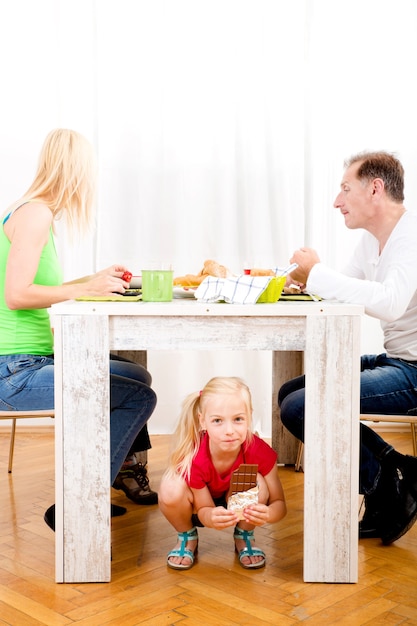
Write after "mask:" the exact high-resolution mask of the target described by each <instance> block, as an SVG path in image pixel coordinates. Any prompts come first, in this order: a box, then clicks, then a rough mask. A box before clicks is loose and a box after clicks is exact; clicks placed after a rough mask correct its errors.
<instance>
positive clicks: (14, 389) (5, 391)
mask: <svg viewBox="0 0 417 626" xmlns="http://www.w3.org/2000/svg"><path fill="white" fill-rule="evenodd" d="M144 372H146V370H144V368H142V367H141V366H140V365H137V364H135V363H131V362H130V361H123V360H120V359H118V358H117V357H115V358H114V359H113V358H112V357H111V360H110V472H111V484H113V482H114V479H115V478H116V476H117V474H118V472H119V470H120V468H121V466H122V464H123V461H124V460H125V458H126V456H127V455H128V453H129V450H130V449H131V447H132V444H133V443H134V441H135V440H136V438H137V436H138V433H140V431H141V430H142V429H143V428H144V427H145V426H146V423H147V421H148V419H149V418H150V416H151V415H152V412H153V410H154V408H155V406H156V395H155V392H154V391H153V390H152V389H151V388H150V386H149V384H147V383H148V382H150V380H151V379H150V375H149V374H148V376H149V378H148V377H147V376H146V375H145V374H144ZM53 407H54V359H53V355H51V356H34V355H30V354H13V355H6V356H0V409H1V410H4V411H11V410H15V411H24V410H36V409H52V408H53ZM92 445H94V443H92Z"/></svg>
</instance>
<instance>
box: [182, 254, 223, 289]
mask: <svg viewBox="0 0 417 626" xmlns="http://www.w3.org/2000/svg"><path fill="white" fill-rule="evenodd" d="M229 275H230V271H229V270H228V269H227V267H225V266H224V265H220V263H217V261H212V260H211V259H209V260H207V261H204V267H203V269H202V270H201V271H200V273H199V274H185V276H177V277H176V278H174V285H181V286H182V287H198V285H200V284H201V283H202V282H203V280H204V279H205V278H207V276H215V277H216V278H227V276H229Z"/></svg>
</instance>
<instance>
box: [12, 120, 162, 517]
mask: <svg viewBox="0 0 417 626" xmlns="http://www.w3.org/2000/svg"><path fill="white" fill-rule="evenodd" d="M95 180H96V166H95V157H94V152H93V149H92V146H91V144H90V143H89V142H88V141H87V140H86V139H85V137H83V136H82V135H80V134H79V133H77V132H75V131H73V130H67V129H57V130H53V131H52V132H50V133H49V135H48V136H47V138H46V140H45V142H44V145H43V148H42V150H41V154H40V158H39V164H38V169H37V172H36V175H35V178H34V181H33V182H32V184H31V185H30V187H29V189H28V190H27V191H26V193H25V194H24V195H23V196H22V197H21V198H20V199H19V200H18V201H16V202H15V203H14V204H13V205H12V206H11V207H10V208H9V209H8V210H7V211H6V213H5V214H4V216H3V218H2V220H1V223H2V228H1V230H0V326H1V329H2V330H1V335H0V408H2V409H4V410H6V409H7V410H26V409H48V408H52V407H53V406H54V360H53V351H54V346H53V333H52V330H51V326H50V320H49V314H48V310H47V309H48V308H49V307H50V306H51V305H52V304H55V303H57V302H61V301H63V300H70V299H74V298H77V297H80V296H110V295H112V294H113V293H114V292H117V293H123V292H124V291H125V289H126V288H127V287H129V283H128V282H127V281H126V280H124V279H123V274H124V272H125V271H126V270H127V268H126V267H124V266H123V265H113V266H111V267H109V268H107V269H104V270H102V271H100V272H97V273H96V274H93V275H91V276H86V277H84V278H80V279H78V280H74V281H72V282H67V283H63V282H62V270H61V267H60V264H59V261H58V257H57V254H56V250H55V243H54V230H55V228H54V227H55V222H56V220H58V219H61V218H64V219H65V221H66V224H67V226H68V227H69V229H70V231H71V232H72V233H73V234H74V233H75V232H79V233H83V232H86V230H87V229H88V227H89V226H90V224H91V222H92V217H93V202H94V195H95ZM149 382H150V376H149V374H148V373H147V372H146V370H144V369H143V368H141V367H140V366H139V365H136V364H134V363H126V362H122V361H120V360H116V359H114V360H113V359H112V360H111V366H110V401H111V407H110V430H111V480H112V484H113V482H114V481H115V479H116V477H117V476H118V473H119V470H120V469H121V468H122V466H123V464H124V461H126V462H127V463H129V459H126V457H127V456H128V453H129V452H132V450H133V451H135V452H136V451H138V450H137V449H135V445H134V443H135V441H136V438H137V437H139V433H140V431H141V430H142V429H144V428H146V423H147V421H148V419H149V417H150V416H151V414H152V412H153V410H154V408H155V405H156V396H155V393H154V391H153V390H152V389H151V388H150V386H149V384H148V383H149ZM142 435H143V433H142ZM119 485H120V481H119ZM119 488H120V486H119ZM119 513H120V512H119Z"/></svg>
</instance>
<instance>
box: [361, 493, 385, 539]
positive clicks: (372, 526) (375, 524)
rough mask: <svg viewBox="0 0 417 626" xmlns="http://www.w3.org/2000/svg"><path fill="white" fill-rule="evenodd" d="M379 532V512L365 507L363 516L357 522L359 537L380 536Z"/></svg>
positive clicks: (371, 537) (372, 537) (370, 537)
mask: <svg viewBox="0 0 417 626" xmlns="http://www.w3.org/2000/svg"><path fill="white" fill-rule="evenodd" d="M365 500H366V499H365ZM381 534H382V531H381V513H380V512H379V511H370V509H369V508H368V507H367V508H366V509H365V513H364V516H363V518H362V519H361V521H360V522H359V539H375V538H380V537H381Z"/></svg>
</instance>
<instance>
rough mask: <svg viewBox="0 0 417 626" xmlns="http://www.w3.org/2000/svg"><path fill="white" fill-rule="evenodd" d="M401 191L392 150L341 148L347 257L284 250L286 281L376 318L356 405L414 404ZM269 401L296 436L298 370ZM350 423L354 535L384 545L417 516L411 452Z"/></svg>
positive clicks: (405, 410) (414, 275)
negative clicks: (334, 263)
mask: <svg viewBox="0 0 417 626" xmlns="http://www.w3.org/2000/svg"><path fill="white" fill-rule="evenodd" d="M403 201H404V170H403V167H402V165H401V163H400V162H399V161H398V159H396V158H395V157H394V156H393V155H391V154H388V153H386V152H368V153H362V154H358V155H355V156H353V157H351V158H350V159H349V160H348V161H347V162H346V163H345V172H344V176H343V180H342V183H341V190H340V192H339V194H338V196H337V197H336V200H335V202H334V207H335V208H337V209H339V210H340V212H341V214H342V215H343V217H344V220H345V224H346V226H347V227H348V228H351V229H354V228H355V229H356V228H361V229H364V231H365V232H364V234H363V236H362V238H361V240H360V242H359V244H358V246H357V247H356V250H355V252H354V254H353V256H352V258H351V260H350V262H349V264H348V265H347V267H346V268H345V269H344V270H343V272H337V271H334V270H332V269H330V268H329V267H327V266H325V265H324V264H323V263H321V262H320V259H319V257H318V255H317V253H316V252H315V251H314V250H312V249H311V248H301V249H299V250H297V251H296V252H295V253H294V255H293V257H292V258H291V262H295V263H297V264H298V268H297V269H296V270H295V271H294V272H293V273H292V275H291V277H290V280H291V282H296V283H298V284H300V285H302V286H306V288H307V290H308V292H309V293H315V294H318V295H320V296H321V297H323V298H327V299H337V300H339V301H343V302H350V303H355V304H362V305H364V307H365V312H366V313H367V314H368V315H371V316H373V317H376V318H378V319H379V320H380V323H381V328H382V330H383V334H384V349H385V353H384V354H380V355H366V356H363V357H362V358H361V380H360V412H361V413H374V414H378V413H382V414H391V415H394V414H404V415H407V414H411V415H416V414H417V214H416V213H411V212H409V211H407V210H406V209H405V207H404V205H403ZM278 404H279V405H280V407H281V419H282V422H283V423H284V425H285V426H286V428H288V430H289V431H290V432H292V433H293V434H294V435H295V436H296V437H298V438H299V439H301V440H303V439H304V377H303V376H300V377H298V378H296V379H294V380H291V381H289V382H287V383H285V384H284V385H283V386H282V387H281V389H280V391H279V394H278ZM335 419H337V415H335ZM360 432H361V454H360V486H359V487H360V492H361V493H363V494H364V496H365V505H366V510H365V515H364V517H363V520H362V521H361V523H360V525H359V536H360V537H361V538H366V537H380V538H381V539H382V542H383V543H384V544H385V545H388V544H390V543H392V542H393V541H396V540H397V539H399V537H401V536H402V535H403V534H404V533H406V532H407V531H408V530H409V529H410V528H411V526H412V525H413V524H414V522H415V521H416V519H417V458H416V457H412V456H408V455H402V454H400V453H399V452H397V451H396V450H394V449H393V447H392V446H390V445H389V444H388V443H387V442H385V441H384V440H383V439H382V438H381V437H380V436H379V435H377V434H376V433H375V432H374V431H373V430H372V429H370V428H368V427H367V426H365V425H364V424H361V431H360Z"/></svg>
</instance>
